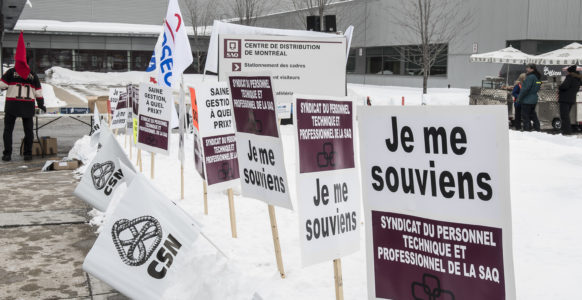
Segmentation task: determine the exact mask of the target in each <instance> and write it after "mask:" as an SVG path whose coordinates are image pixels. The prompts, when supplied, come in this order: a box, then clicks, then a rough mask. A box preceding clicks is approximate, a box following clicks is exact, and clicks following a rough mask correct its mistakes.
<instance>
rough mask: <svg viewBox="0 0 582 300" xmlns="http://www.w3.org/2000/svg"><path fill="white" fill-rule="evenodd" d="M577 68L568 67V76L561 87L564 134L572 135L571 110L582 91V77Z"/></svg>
mask: <svg viewBox="0 0 582 300" xmlns="http://www.w3.org/2000/svg"><path fill="white" fill-rule="evenodd" d="M576 68H577V67H576V66H570V67H568V75H566V79H564V82H562V84H561V85H560V87H559V91H558V102H559V103H560V119H561V120H562V128H561V129H562V134H564V135H568V134H571V133H572V126H571V120H570V110H571V109H572V105H574V104H575V103H576V94H578V91H580V75H579V74H578V72H577V71H576Z"/></svg>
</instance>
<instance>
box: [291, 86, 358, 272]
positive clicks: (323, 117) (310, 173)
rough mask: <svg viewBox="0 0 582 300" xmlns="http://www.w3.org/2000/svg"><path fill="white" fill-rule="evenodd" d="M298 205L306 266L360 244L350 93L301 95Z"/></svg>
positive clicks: (298, 102) (297, 117) (297, 101)
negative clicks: (329, 95) (340, 95)
mask: <svg viewBox="0 0 582 300" xmlns="http://www.w3.org/2000/svg"><path fill="white" fill-rule="evenodd" d="M295 104H296V109H295V112H296V113H295V124H297V135H296V137H297V139H296V140H297V162H298V165H299V168H298V174H297V207H298V211H299V238H300V241H301V260H302V263H303V265H304V266H307V265H311V264H315V263H319V262H322V261H329V260H334V259H338V258H341V257H343V256H345V255H348V254H351V253H353V252H355V251H357V250H358V249H359V244H360V243H359V240H360V231H359V226H358V222H359V220H360V182H359V179H358V171H357V170H356V168H355V163H354V144H355V143H354V132H353V131H354V107H353V101H352V99H350V98H333V97H326V96H302V95H297V98H296V99H295Z"/></svg>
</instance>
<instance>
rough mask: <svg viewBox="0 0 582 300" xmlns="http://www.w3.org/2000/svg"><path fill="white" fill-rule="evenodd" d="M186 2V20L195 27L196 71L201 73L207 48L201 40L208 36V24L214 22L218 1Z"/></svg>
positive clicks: (200, 0) (187, 0) (188, 0)
mask: <svg viewBox="0 0 582 300" xmlns="http://www.w3.org/2000/svg"><path fill="white" fill-rule="evenodd" d="M184 3H185V4H186V7H185V8H186V9H185V11H186V13H185V16H186V20H187V21H189V22H190V24H191V25H192V27H193V29H194V35H193V40H194V56H195V59H196V63H197V64H196V71H197V72H198V73H201V72H202V71H203V69H204V60H205V57H206V53H205V50H204V49H203V48H202V47H199V45H201V44H202V43H201V40H202V39H203V38H207V36H208V32H207V31H208V26H210V25H211V24H212V21H213V20H214V19H215V17H216V14H217V6H216V2H215V1H213V0H184Z"/></svg>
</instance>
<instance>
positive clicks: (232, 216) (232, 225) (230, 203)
mask: <svg viewBox="0 0 582 300" xmlns="http://www.w3.org/2000/svg"><path fill="white" fill-rule="evenodd" d="M228 208H229V210H230V232H231V233H232V237H233V238H236V236H237V235H236V216H235V214H234V196H233V193H232V189H228Z"/></svg>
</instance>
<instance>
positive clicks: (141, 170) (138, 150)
mask: <svg viewBox="0 0 582 300" xmlns="http://www.w3.org/2000/svg"><path fill="white" fill-rule="evenodd" d="M137 164H138V165H139V172H140V173H142V172H143V165H142V163H141V149H137Z"/></svg>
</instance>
